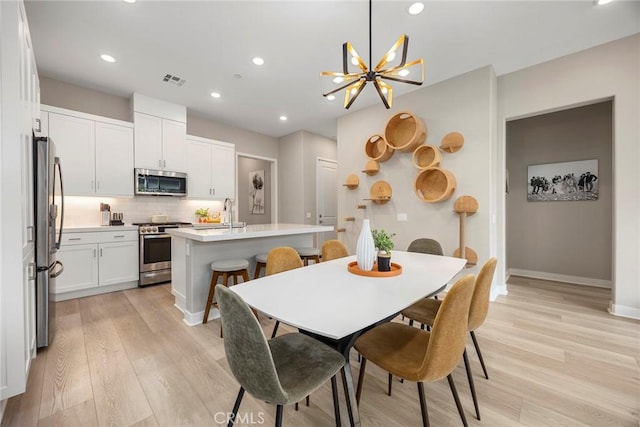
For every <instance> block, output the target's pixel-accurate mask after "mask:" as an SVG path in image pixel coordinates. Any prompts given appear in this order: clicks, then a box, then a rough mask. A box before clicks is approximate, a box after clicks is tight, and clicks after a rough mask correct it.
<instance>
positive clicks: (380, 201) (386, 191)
mask: <svg viewBox="0 0 640 427" xmlns="http://www.w3.org/2000/svg"><path fill="white" fill-rule="evenodd" d="M369 195H370V196H371V198H370V199H365V200H371V201H372V202H373V203H375V204H377V205H384V204H385V203H387V202H388V201H389V200H391V185H390V184H389V183H388V182H387V181H376V182H374V183H373V185H372V186H371V189H370V190H369Z"/></svg>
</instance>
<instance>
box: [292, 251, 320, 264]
mask: <svg viewBox="0 0 640 427" xmlns="http://www.w3.org/2000/svg"><path fill="white" fill-rule="evenodd" d="M295 249H296V252H298V255H300V258H302V261H304V265H309V260H313V261H314V262H315V263H316V264H317V263H319V262H320V249H318V248H295Z"/></svg>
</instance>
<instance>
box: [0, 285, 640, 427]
mask: <svg viewBox="0 0 640 427" xmlns="http://www.w3.org/2000/svg"><path fill="white" fill-rule="evenodd" d="M609 299H610V292H609V291H607V290H603V289H598V288H589V287H583V286H574V285H566V284H560V283H555V282H546V281H540V280H529V279H522V278H512V279H511V280H510V286H509V295H508V296H501V297H499V298H498V300H497V301H496V302H494V303H492V304H491V307H490V310H489V317H488V319H487V321H486V322H485V324H484V325H483V326H482V327H481V328H480V329H478V331H477V332H476V334H477V336H478V340H479V342H480V346H481V349H482V351H483V355H484V358H485V362H486V363H487V367H488V370H489V376H490V379H489V380H486V379H484V377H483V376H482V370H481V368H480V365H479V363H478V360H477V355H476V354H475V351H474V350H473V345H468V347H467V349H468V351H469V354H470V358H471V365H472V369H473V371H474V378H475V383H476V388H477V391H478V396H479V400H480V411H481V415H482V421H478V420H476V419H475V418H474V414H473V405H472V402H471V398H470V395H469V388H468V384H467V380H466V376H465V373H464V368H463V367H462V366H459V367H458V368H457V369H456V371H455V372H454V379H455V382H456V384H457V386H458V392H459V394H460V397H461V400H462V404H463V406H464V408H465V410H466V415H467V419H468V420H469V424H470V425H472V426H478V425H484V426H520V425H521V426H560V425H562V426H585V425H590V426H636V427H637V426H639V425H640V424H639V417H640V415H639V411H640V322H637V321H633V320H629V319H623V318H617V317H613V316H611V315H609V314H607V312H606V307H607V303H608V301H609ZM172 304H173V297H172V296H171V294H170V293H169V287H168V285H163V286H155V287H150V288H143V289H134V290H128V291H122V292H116V293H112V294H106V295H101V296H95V297H89V298H82V299H77V300H72V301H66V302H62V303H58V306H57V316H58V317H57V320H58V329H57V334H56V336H55V340H54V342H53V344H52V345H51V346H50V347H49V348H48V349H47V350H45V351H41V352H40V353H39V354H38V357H37V358H36V359H35V360H34V361H33V365H32V368H31V373H30V376H29V382H28V385H27V392H26V393H24V394H22V395H20V396H16V397H14V398H12V399H10V400H9V402H8V404H7V408H6V412H5V415H4V419H3V421H2V426H92V425H101V426H105V425H114V426H132V425H135V426H155V425H166V426H177V425H191V426H210V425H221V424H226V423H225V419H224V418H225V416H224V413H225V412H228V411H229V410H230V409H231V407H232V406H233V402H234V400H235V396H236V393H237V391H238V385H237V383H236V381H235V380H234V378H233V377H232V375H231V374H230V371H229V367H228V365H227V363H226V360H225V355H224V347H223V340H221V339H220V338H219V322H218V321H212V322H210V323H209V324H207V325H200V326H196V327H187V326H186V325H184V324H183V323H182V320H181V314H180V313H179V312H178V311H177V310H176V309H175V308H174V307H173V306H172ZM261 321H262V323H263V325H264V327H265V331H266V332H267V333H270V332H271V329H272V322H271V321H269V320H268V319H265V318H264V317H262V318H261ZM351 362H352V366H353V371H354V376H355V377H356V378H357V374H358V363H357V360H356V355H355V352H354V353H353V354H352V357H351ZM386 378H387V377H386V373H385V372H383V371H381V370H380V369H378V368H377V367H375V365H373V364H369V367H368V369H367V378H366V381H365V385H364V389H363V394H362V401H361V405H360V413H361V417H362V424H363V426H385V427H389V426H419V425H421V418H420V410H419V403H418V398H417V387H416V385H415V383H409V382H405V383H400V382H399V381H394V393H393V396H392V397H388V396H387V395H386V393H385V392H386ZM425 390H426V394H427V404H428V405H429V415H430V419H431V424H432V425H433V426H458V425H461V423H460V419H459V418H458V415H457V413H456V409H455V406H454V403H453V399H452V397H451V394H450V392H449V388H448V385H447V382H446V380H443V381H439V382H436V383H429V384H426V386H425ZM341 400H342V396H341ZM274 414H275V410H274V407H272V406H270V405H267V404H265V403H263V402H259V401H256V400H255V399H253V398H252V397H250V396H247V395H245V399H244V401H243V404H242V406H241V407H240V416H241V417H244V421H245V422H244V423H238V424H237V425H260V424H265V425H273V422H274V416H275V415H274ZM342 415H343V425H347V417H346V411H345V410H344V408H343V410H342ZM284 423H285V425H288V426H296V427H297V426H331V425H333V424H334V421H333V409H332V404H331V392H330V386H329V385H325V386H324V387H323V388H322V389H320V390H319V391H317V392H316V393H314V394H313V395H312V396H311V406H310V407H305V406H301V408H300V411H298V412H296V411H294V409H293V407H287V408H285V413H284Z"/></svg>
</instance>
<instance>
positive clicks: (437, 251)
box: [407, 238, 444, 255]
mask: <svg viewBox="0 0 640 427" xmlns="http://www.w3.org/2000/svg"><path fill="white" fill-rule="evenodd" d="M407 252H420V253H423V254H431V255H444V251H443V250H442V246H441V245H440V243H439V242H438V241H437V240H434V239H427V238H420V239H415V240H414V241H413V242H411V243H409V247H408V248H407Z"/></svg>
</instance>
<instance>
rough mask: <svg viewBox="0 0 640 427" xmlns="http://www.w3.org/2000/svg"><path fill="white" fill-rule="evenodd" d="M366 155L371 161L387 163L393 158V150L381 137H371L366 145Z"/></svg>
mask: <svg viewBox="0 0 640 427" xmlns="http://www.w3.org/2000/svg"><path fill="white" fill-rule="evenodd" d="M364 153H365V154H366V155H367V157H368V158H370V159H371V160H375V161H377V162H386V161H387V160H389V159H390V158H391V156H393V148H392V147H390V146H389V144H387V142H386V141H385V140H384V137H383V136H381V135H371V136H370V137H369V139H367V142H365V144H364Z"/></svg>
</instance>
